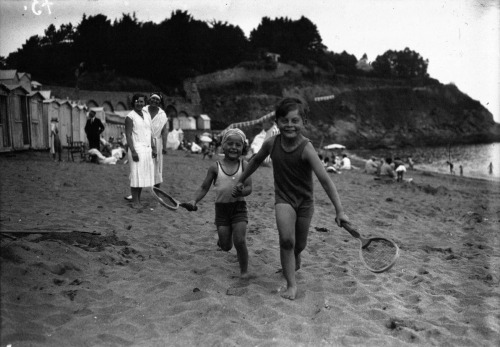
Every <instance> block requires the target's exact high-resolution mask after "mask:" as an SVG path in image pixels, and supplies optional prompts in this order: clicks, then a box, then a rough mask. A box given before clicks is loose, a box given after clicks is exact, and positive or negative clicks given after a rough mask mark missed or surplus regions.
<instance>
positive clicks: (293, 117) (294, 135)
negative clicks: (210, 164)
mask: <svg viewBox="0 0 500 347" xmlns="http://www.w3.org/2000/svg"><path fill="white" fill-rule="evenodd" d="M275 116H276V122H277V125H278V128H279V130H280V134H279V135H276V136H273V137H271V138H269V139H268V140H266V141H265V142H264V144H263V145H262V147H261V149H260V151H259V152H258V153H257V154H256V155H255V156H254V157H253V158H252V160H250V162H249V163H248V166H247V167H246V169H245V170H244V172H243V174H242V175H241V176H240V178H239V180H238V183H237V185H236V186H235V187H234V189H233V196H241V195H242V194H244V185H243V182H245V180H246V179H247V178H248V177H250V176H251V175H252V173H254V172H255V170H257V168H258V167H259V166H260V164H261V163H262V162H263V161H264V159H265V158H266V157H267V156H268V155H270V156H271V159H272V165H273V174H274V194H275V213H276V224H277V226H278V233H279V240H280V241H279V242H280V259H281V266H282V268H283V275H284V276H285V279H286V282H287V288H286V290H285V291H284V292H283V293H282V294H281V296H282V297H283V298H286V299H290V300H294V299H295V297H296V295H297V283H296V280H295V271H296V270H298V269H300V253H301V252H302V251H303V250H304V248H305V247H306V244H307V235H308V232H309V225H310V223H311V218H312V216H313V213H314V199H313V178H312V173H313V172H314V173H315V174H316V177H317V178H318V180H319V182H320V183H321V185H322V186H323V189H324V190H325V192H326V193H327V195H328V197H329V198H330V200H331V202H332V203H333V205H334V206H335V210H336V214H337V217H336V219H335V220H336V222H337V224H338V225H340V224H341V223H342V222H348V221H349V220H348V218H347V216H346V215H345V214H344V210H343V208H342V204H341V202H340V198H339V195H338V193H337V189H336V188H335V185H334V184H333V182H332V180H331V179H330V177H329V175H328V174H327V172H326V171H325V169H324V167H323V164H322V163H321V160H320V159H319V157H318V154H317V153H316V150H315V149H314V147H313V145H312V144H311V142H310V141H309V139H307V138H306V137H304V136H303V135H302V131H303V130H304V123H305V108H304V105H303V104H302V102H301V101H300V100H299V99H295V98H285V99H283V100H282V101H281V102H280V103H279V104H278V105H277V107H276V112H275Z"/></svg>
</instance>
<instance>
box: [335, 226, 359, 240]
mask: <svg viewBox="0 0 500 347" xmlns="http://www.w3.org/2000/svg"><path fill="white" fill-rule="evenodd" d="M340 226H341V227H342V228H344V229H345V230H347V231H348V232H349V234H351V235H352V236H353V237H355V238H357V239H360V238H361V235H360V233H359V232H358V230H357V229H356V228H354V227H353V226H352V225H351V223H347V222H342V223H341V224H340Z"/></svg>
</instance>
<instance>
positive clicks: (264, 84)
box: [200, 76, 500, 149]
mask: <svg viewBox="0 0 500 347" xmlns="http://www.w3.org/2000/svg"><path fill="white" fill-rule="evenodd" d="M200 95H201V103H202V107H203V110H204V112H205V113H208V114H209V115H210V117H211V118H212V120H213V121H214V124H220V125H221V127H224V125H228V124H230V123H234V122H239V121H244V120H249V119H256V118H259V117H260V116H262V115H264V114H266V113H268V112H270V111H272V110H273V107H274V105H275V104H276V102H277V101H278V100H280V99H281V98H282V97H283V96H299V97H301V98H302V99H303V100H305V101H306V102H307V103H308V106H309V109H310V114H309V122H308V123H309V124H308V133H307V136H308V137H309V138H311V140H313V142H314V144H315V145H320V144H321V143H323V144H327V143H333V142H336V143H341V144H344V145H347V146H348V147H349V148H369V149H373V148H384V147H385V148H390V147H404V146H433V145H441V144H466V143H484V142H494V141H500V124H497V123H495V122H494V121H493V116H492V115H491V113H490V112H489V111H488V110H487V109H486V108H484V107H483V106H482V105H481V104H480V103H479V102H478V101H476V100H473V99H471V98H470V97H469V96H467V95H465V94H463V93H462V92H460V90H458V88H456V87H455V86H453V85H442V84H440V83H439V82H437V81H435V80H426V81H393V80H381V79H370V78H353V77H341V76H337V77H335V78H334V79H331V80H329V81H326V80H324V79H323V80H321V81H318V80H317V79H316V81H314V82H307V81H304V80H303V79H301V80H299V79H297V78H280V79H273V80H259V81H246V82H236V83H230V84H223V85H221V84H219V85H218V86H204V87H203V89H201V90H200ZM332 95H333V96H334V97H333V98H330V99H328V100H323V101H314V100H315V98H317V97H321V96H332ZM258 130H260V129H249V131H250V132H251V133H256V132H257V131H258Z"/></svg>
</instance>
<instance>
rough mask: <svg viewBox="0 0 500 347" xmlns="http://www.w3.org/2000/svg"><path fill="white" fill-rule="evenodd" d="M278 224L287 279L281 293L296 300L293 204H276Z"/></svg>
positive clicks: (281, 256) (281, 257)
mask: <svg viewBox="0 0 500 347" xmlns="http://www.w3.org/2000/svg"><path fill="white" fill-rule="evenodd" d="M275 211H276V224H277V225H278V232H279V238H280V259H281V266H282V268H283V275H284V276H285V279H286V285H287V288H286V290H285V291H284V292H283V293H282V294H281V296H282V297H283V298H285V299H289V300H295V296H296V295H297V283H296V281H295V254H294V253H295V222H296V218H297V215H296V213H295V210H294V209H293V208H292V206H290V205H288V204H276V205H275Z"/></svg>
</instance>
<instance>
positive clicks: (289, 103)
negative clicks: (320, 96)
mask: <svg viewBox="0 0 500 347" xmlns="http://www.w3.org/2000/svg"><path fill="white" fill-rule="evenodd" d="M295 110H298V111H299V115H300V116H301V117H302V119H303V120H305V119H306V118H307V112H308V108H307V105H306V104H305V103H304V102H302V101H301V100H300V99H298V98H284V99H283V100H281V101H280V102H279V103H278V105H276V110H275V113H274V114H275V117H276V120H278V119H279V118H281V117H286V115H287V114H288V113H289V112H291V111H295Z"/></svg>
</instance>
